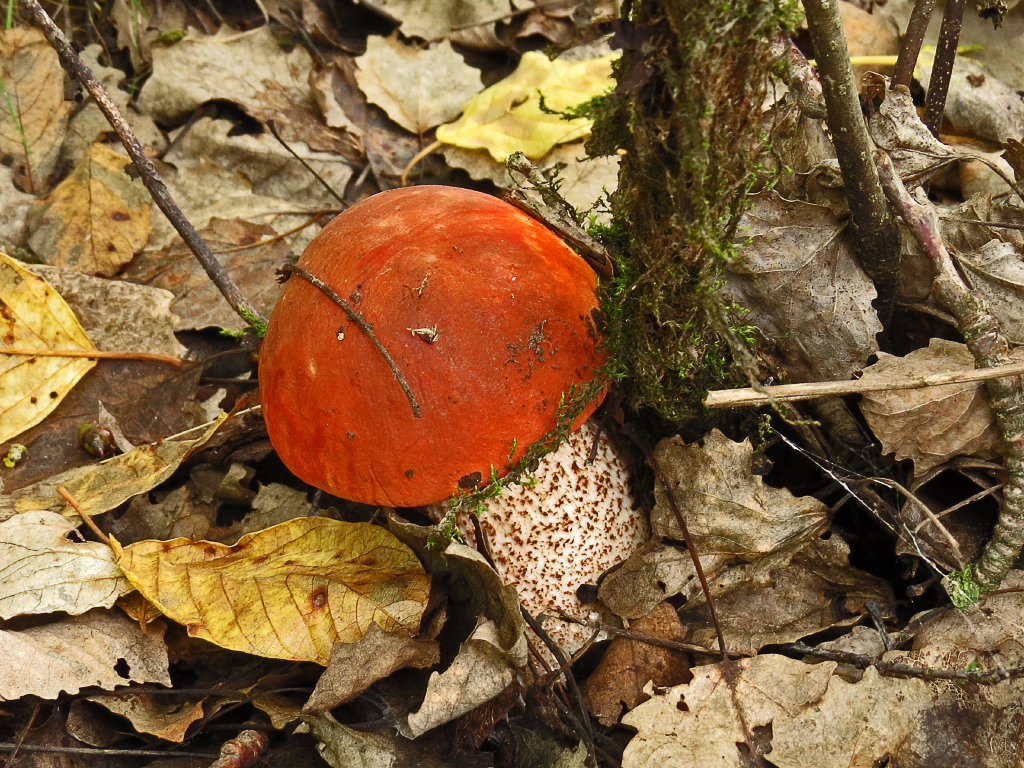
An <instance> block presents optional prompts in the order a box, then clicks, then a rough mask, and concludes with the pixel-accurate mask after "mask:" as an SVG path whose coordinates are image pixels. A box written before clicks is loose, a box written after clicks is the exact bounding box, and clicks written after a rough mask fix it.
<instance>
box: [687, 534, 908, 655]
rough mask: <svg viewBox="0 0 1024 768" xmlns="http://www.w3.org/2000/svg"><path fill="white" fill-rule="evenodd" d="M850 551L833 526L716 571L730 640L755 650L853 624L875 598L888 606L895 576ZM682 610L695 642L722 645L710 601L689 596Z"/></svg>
mask: <svg viewBox="0 0 1024 768" xmlns="http://www.w3.org/2000/svg"><path fill="white" fill-rule="evenodd" d="M849 554H850V548H849V546H847V544H846V542H844V541H843V540H842V539H841V538H840V537H839V535H838V534H835V533H833V534H832V535H831V537H830V538H828V539H827V540H822V539H818V540H815V541H813V542H811V544H810V545H809V546H807V547H806V548H804V549H801V550H800V551H799V552H796V553H794V554H792V555H787V556H781V557H775V556H768V557H765V558H761V559H759V560H757V561H755V562H754V563H750V564H745V565H740V566H737V567H733V568H728V569H726V570H725V571H723V572H721V573H720V574H714V573H712V574H709V579H710V581H711V594H712V596H713V598H714V601H715V613H716V615H717V616H718V620H719V623H720V625H721V627H722V632H723V634H724V635H725V643H726V647H728V648H729V650H731V651H734V652H735V653H737V654H741V655H743V654H755V653H757V652H758V651H760V650H761V649H762V648H764V647H765V646H766V645H774V644H777V643H791V642H795V641H797V640H800V639H801V638H804V637H808V636H810V635H814V634H816V633H818V632H822V631H824V630H826V629H832V628H835V627H843V626H849V625H851V624H854V623H856V622H858V621H860V620H861V619H862V618H863V617H864V615H865V614H866V613H867V607H866V605H867V602H868V601H869V600H874V601H875V602H877V603H878V604H879V605H880V606H882V609H883V610H887V609H888V608H889V607H890V606H892V605H893V604H894V598H893V594H892V588H891V587H890V586H889V583H888V582H886V581H884V580H882V579H879V578H877V577H875V576H872V575H870V574H868V573H866V572H864V571H862V570H860V569H858V568H854V567H852V566H851V565H850V563H849ZM679 618H680V620H681V621H682V622H683V623H684V624H685V625H686V626H687V628H688V629H689V634H688V636H687V640H688V641H689V642H692V643H695V644H697V645H702V646H704V647H705V648H717V647H718V635H717V633H716V630H715V627H714V624H713V623H712V621H711V615H710V613H709V612H708V607H707V602H706V601H704V600H703V599H696V600H692V601H690V602H688V603H687V604H686V605H685V606H684V607H683V610H682V611H681V612H680V614H679Z"/></svg>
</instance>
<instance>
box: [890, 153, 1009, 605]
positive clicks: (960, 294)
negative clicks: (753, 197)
mask: <svg viewBox="0 0 1024 768" xmlns="http://www.w3.org/2000/svg"><path fill="white" fill-rule="evenodd" d="M875 161H876V162H877V164H878V172H879V177H880V179H881V181H882V185H883V187H884V188H885V193H886V195H887V196H888V197H889V199H890V201H891V202H892V204H893V207H895V208H896V210H897V212H898V213H899V215H900V217H901V218H902V219H903V220H904V221H905V222H906V223H907V225H908V226H909V227H910V229H911V231H912V232H913V234H914V237H915V238H916V239H917V241H918V242H919V243H920V244H921V247H922V249H923V250H924V253H925V254H926V255H927V256H928V258H929V259H931V261H932V266H933V268H934V270H935V281H934V283H933V284H932V292H933V293H934V294H935V298H936V299H938V301H939V303H941V304H942V305H943V306H944V307H945V308H946V309H947V310H949V312H950V313H951V314H952V315H953V316H954V317H955V318H956V320H957V325H958V327H959V330H960V333H961V334H962V335H963V337H964V341H965V342H966V343H967V348H968V349H970V351H971V354H972V355H974V361H975V364H976V365H978V367H980V368H992V367H995V366H1000V365H1006V364H1007V363H1009V362H1010V356H1009V343H1008V342H1007V340H1006V336H1005V335H1004V334H1003V333H1002V331H1001V330H1000V328H999V321H998V320H996V318H995V316H994V315H993V314H992V312H991V311H990V310H989V308H988V305H987V303H986V302H985V299H984V297H982V295H981V294H980V293H978V292H976V291H972V290H970V288H968V287H967V285H966V284H965V283H964V281H963V279H962V278H961V277H960V274H959V273H958V272H957V271H956V266H955V265H954V264H953V259H952V257H951V256H950V254H949V251H948V250H946V246H945V244H944V243H943V242H942V237H941V236H940V235H939V221H938V215H937V213H936V212H935V208H934V207H933V206H932V205H930V204H928V203H919V202H917V201H916V200H915V199H914V198H913V197H911V195H910V193H909V192H908V191H907V188H906V187H905V186H903V182H902V181H901V180H900V177H899V175H898V174H897V173H896V169H895V167H894V166H893V163H892V160H891V159H890V158H889V156H888V155H886V154H885V153H884V152H881V151H879V152H877V153H876V156H875ZM986 388H987V389H988V393H989V398H990V400H991V404H992V411H993V412H994V413H995V416H996V420H997V421H998V423H999V427H1000V430H1001V431H1002V435H1003V440H1004V442H1005V445H1006V469H1007V476H1008V477H1007V482H1006V487H1005V488H1004V489H1003V496H1002V500H1001V502H1000V505H999V519H998V520H997V522H996V526H995V530H994V531H993V532H992V538H991V539H989V541H988V543H987V544H986V545H985V548H984V550H983V551H982V553H981V556H980V557H979V558H978V561H977V562H976V563H974V564H973V565H972V566H969V570H968V571H966V572H964V573H959V574H957V576H958V577H963V576H965V575H967V574H969V575H971V576H973V579H974V581H975V582H977V585H978V586H980V587H981V589H983V590H992V589H995V588H997V587H998V586H999V584H1000V582H1002V580H1003V577H1004V576H1006V573H1007V571H1008V570H1009V569H1010V566H1011V565H1012V564H1013V561H1014V560H1016V559H1017V557H1018V556H1019V555H1020V553H1021V550H1022V549H1024V388H1022V386H1021V380H1020V377H1019V376H1010V377H1005V376H1004V377H1000V378H993V379H989V380H987V381H986Z"/></svg>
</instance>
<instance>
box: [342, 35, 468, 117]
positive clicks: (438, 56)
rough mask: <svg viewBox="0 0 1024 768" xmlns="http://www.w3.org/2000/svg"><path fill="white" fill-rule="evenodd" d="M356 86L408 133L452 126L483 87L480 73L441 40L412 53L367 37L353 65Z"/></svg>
mask: <svg viewBox="0 0 1024 768" xmlns="http://www.w3.org/2000/svg"><path fill="white" fill-rule="evenodd" d="M356 64H358V65H359V69H358V70H357V71H356V82H357V83H359V88H360V89H361V90H362V92H363V93H364V94H366V98H367V99H368V100H369V101H371V102H372V103H374V104H376V105H377V106H379V107H380V108H381V109H383V110H384V111H385V112H387V113H388V117H390V118H391V119H392V120H394V121H395V122H396V123H398V124H399V125H400V126H402V127H403V128H405V129H406V130H407V131H412V132H413V133H423V132H424V131H427V130H429V129H431V128H433V127H434V126H436V125H440V124H441V123H444V122H447V121H449V120H453V119H455V118H456V117H458V116H459V113H460V112H461V111H462V105H463V104H465V103H466V101H467V100H469V99H470V98H471V97H472V96H473V95H474V94H476V93H478V92H479V91H480V90H481V89H482V88H483V87H484V85H483V82H481V80H480V70H478V69H475V68H474V67H471V66H469V65H468V64H466V62H465V60H464V59H463V58H462V56H460V55H459V54H458V53H456V52H455V50H454V49H453V48H452V44H451V43H449V42H448V41H447V40H444V41H442V42H440V43H438V44H437V45H434V46H431V47H430V48H412V47H410V46H408V45H405V44H403V43H401V42H400V41H399V40H397V39H396V38H395V37H381V36H379V35H370V37H369V38H368V39H367V41H366V53H365V54H363V55H362V56H360V57H359V58H358V59H356Z"/></svg>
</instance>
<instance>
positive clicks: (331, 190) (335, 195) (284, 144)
mask: <svg viewBox="0 0 1024 768" xmlns="http://www.w3.org/2000/svg"><path fill="white" fill-rule="evenodd" d="M267 128H269V129H270V133H271V134H272V135H273V136H274V138H275V139H277V142H278V144H280V145H281V146H282V147H284V148H285V149H286V150H287V151H288V153H289V154H290V155H291V156H292V157H294V158H295V159H296V160H298V161H299V162H300V163H302V167H303V168H305V169H306V170H307V171H309V172H310V174H312V176H313V178H314V179H316V180H317V181H319V182H320V185H321V186H322V187H323V188H324V189H326V190H327V191H328V192H329V193H330V195H331V197H333V198H334V199H335V200H337V201H338V202H339V203H341V208H342V210H344V209H346V208H348V203H346V202H345V198H343V197H342V196H341V195H339V194H338V193H337V192H336V191H335V189H334V187H332V186H331V185H330V184H328V183H327V180H326V179H325V178H324V177H323V176H321V175H320V174H319V173H317V172H316V171H314V170H313V166H311V165H310V164H309V163H307V162H306V160H305V159H304V158H302V157H299V154H298V153H297V152H296V151H295V150H294V149H292V148H291V147H290V146H289V145H288V142H286V141H285V140H284V139H282V138H281V134H280V133H278V132H277V126H276V125H275V124H274V121H273V120H267Z"/></svg>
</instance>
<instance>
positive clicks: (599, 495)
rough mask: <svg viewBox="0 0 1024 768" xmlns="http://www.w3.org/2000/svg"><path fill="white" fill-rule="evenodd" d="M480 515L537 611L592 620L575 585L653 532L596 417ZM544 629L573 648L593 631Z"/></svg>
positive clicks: (556, 623)
mask: <svg viewBox="0 0 1024 768" xmlns="http://www.w3.org/2000/svg"><path fill="white" fill-rule="evenodd" d="M595 439H596V440H597V445H596V446H595V445H594V441H595ZM591 457H593V463H589V460H590V458H591ZM444 511H445V509H444V506H443V505H435V506H434V507H432V508H431V515H432V516H433V517H435V519H437V518H439V517H440V516H441V515H443V514H444ZM479 521H480V529H481V531H482V532H483V535H484V537H485V539H486V544H487V548H488V552H489V553H490V555H491V558H492V559H493V561H494V567H495V569H496V570H497V572H498V574H499V575H500V576H501V577H502V579H504V581H505V583H507V584H509V585H511V586H512V587H514V588H515V589H516V591H517V592H518V594H519V600H520V602H521V603H522V605H523V607H524V608H526V610H527V611H529V612H530V613H531V614H532V615H533V616H539V615H540V614H553V613H556V612H559V611H561V612H563V613H565V614H568V615H569V616H574V617H578V618H580V619H586V618H588V617H589V616H590V615H591V614H593V613H594V612H595V611H598V610H599V609H598V606H597V605H596V604H593V603H581V602H580V601H579V599H578V598H577V597H576V591H577V589H578V588H579V587H580V586H581V585H583V584H594V583H596V581H597V578H598V577H599V576H600V575H601V574H602V573H604V572H605V571H606V570H608V569H609V568H611V567H612V566H613V565H616V564H617V563H619V562H621V561H623V560H625V559H626V558H628V557H629V555H630V554H632V553H633V552H634V551H635V550H636V549H638V548H639V547H640V545H641V544H643V543H644V542H645V541H646V540H647V537H648V533H649V530H648V522H647V518H646V516H645V515H644V514H643V513H642V512H640V511H639V510H637V509H636V503H635V500H634V499H633V496H632V494H631V493H630V490H629V472H628V467H627V465H626V462H625V460H624V459H623V457H622V456H621V455H620V454H619V452H618V451H617V450H616V449H615V446H614V445H613V443H612V442H611V440H609V439H608V438H607V436H605V435H604V434H602V435H600V436H598V428H597V426H596V425H595V424H594V423H593V422H587V423H586V424H584V425H583V426H582V427H581V428H580V429H579V430H577V431H576V432H574V433H573V434H571V435H570V436H569V438H568V440H567V441H566V442H565V443H563V444H562V445H561V446H560V447H559V448H558V449H557V450H555V451H553V452H552V453H550V454H548V455H547V456H545V457H544V458H543V459H542V460H541V462H540V465H539V466H538V468H537V471H536V472H535V473H534V474H533V475H532V476H530V478H529V480H528V482H527V484H514V485H509V486H508V487H506V488H505V489H503V491H502V494H501V495H500V496H498V497H497V498H495V499H491V500H490V501H488V502H487V505H486V509H485V511H484V512H482V513H481V514H480V518H479ZM459 527H460V529H461V530H462V532H463V535H464V536H466V539H467V541H468V542H470V543H473V541H474V537H473V525H472V521H471V520H469V519H468V518H464V519H460V520H459ZM543 628H544V630H545V631H546V632H547V633H548V635H549V636H550V637H551V638H552V639H553V640H554V641H555V642H556V643H558V644H559V645H560V646H561V647H562V649H563V650H565V651H566V652H568V653H570V654H572V653H574V652H575V651H577V650H579V649H580V648H581V647H582V646H583V645H584V644H585V643H586V641H587V640H588V639H589V638H590V636H591V635H592V634H593V631H592V630H591V629H589V628H587V627H585V626H581V625H579V624H573V623H570V622H565V621H562V620H559V619H555V618H547V619H545V621H544V622H543Z"/></svg>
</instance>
